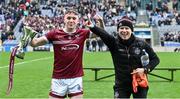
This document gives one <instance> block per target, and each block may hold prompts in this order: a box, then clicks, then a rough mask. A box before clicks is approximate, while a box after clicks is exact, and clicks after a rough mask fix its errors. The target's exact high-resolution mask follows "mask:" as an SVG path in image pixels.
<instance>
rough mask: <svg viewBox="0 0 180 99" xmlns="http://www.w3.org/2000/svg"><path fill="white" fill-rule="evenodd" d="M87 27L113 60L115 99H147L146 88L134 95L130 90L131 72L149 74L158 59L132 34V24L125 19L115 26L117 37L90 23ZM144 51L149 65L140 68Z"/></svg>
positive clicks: (150, 49)
mask: <svg viewBox="0 0 180 99" xmlns="http://www.w3.org/2000/svg"><path fill="white" fill-rule="evenodd" d="M87 27H89V28H90V30H91V31H92V32H93V33H96V35H98V36H99V37H100V38H101V39H102V40H103V42H104V43H105V44H106V45H107V46H108V48H109V50H110V52H111V56H112V59H113V64H114V69H115V85H114V97H115V98H130V96H131V94H132V95H133V97H134V98H147V92H148V87H146V88H142V87H138V92H137V93H134V92H133V88H132V74H131V73H132V72H133V70H135V72H136V73H147V72H151V71H152V70H153V69H154V68H155V67H156V66H157V65H158V64H159V58H158V56H157V55H156V53H155V52H154V51H153V49H152V48H151V47H150V46H149V45H148V44H147V43H146V42H145V41H144V40H142V39H140V38H137V37H135V36H134V34H132V32H133V24H132V21H131V20H129V19H127V18H122V19H121V20H120V22H119V24H118V26H117V31H118V33H117V37H114V36H112V35H110V34H109V33H107V32H106V31H105V30H103V29H101V28H98V27H96V26H94V25H93V24H92V23H91V21H90V23H88V24H87ZM143 50H145V51H146V52H147V53H148V55H149V64H148V65H146V67H143V66H142V63H141V56H142V53H143Z"/></svg>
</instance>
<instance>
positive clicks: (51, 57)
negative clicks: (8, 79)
mask: <svg viewBox="0 0 180 99" xmlns="http://www.w3.org/2000/svg"><path fill="white" fill-rule="evenodd" d="M51 58H53V57H46V58H39V59H34V60H30V61H25V62H20V63H16V64H14V66H17V65H22V64H26V63H31V62H35V61H40V60H47V59H51ZM7 67H9V65H6V66H2V67H0V69H2V68H7Z"/></svg>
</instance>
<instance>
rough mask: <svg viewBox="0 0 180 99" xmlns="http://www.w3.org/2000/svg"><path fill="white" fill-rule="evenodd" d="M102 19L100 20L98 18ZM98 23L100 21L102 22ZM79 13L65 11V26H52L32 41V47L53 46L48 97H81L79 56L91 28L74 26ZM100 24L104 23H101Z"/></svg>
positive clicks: (81, 69) (81, 54) (80, 58)
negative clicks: (52, 67) (49, 44)
mask: <svg viewBox="0 0 180 99" xmlns="http://www.w3.org/2000/svg"><path fill="white" fill-rule="evenodd" d="M99 20H100V21H101V22H103V21H102V20H101V19H99ZM101 22H100V23H101ZM78 23H79V17H78V13H77V12H75V11H73V10H67V11H66V13H65V16H64V25H65V26H64V28H63V29H54V30H52V31H50V32H49V33H47V34H46V35H45V36H42V37H40V38H34V39H33V40H32V41H31V46H32V47H37V46H41V45H44V44H46V43H48V42H50V43H52V44H53V48H54V69H53V75H52V81H51V90H50V93H49V98H51V99H52V98H65V97H66V96H68V97H70V98H83V86H82V76H83V75H84V73H83V66H82V56H83V48H84V42H85V40H86V38H88V37H89V34H90V31H89V30H85V29H79V28H77V25H78ZM100 26H103V25H101V24H100Z"/></svg>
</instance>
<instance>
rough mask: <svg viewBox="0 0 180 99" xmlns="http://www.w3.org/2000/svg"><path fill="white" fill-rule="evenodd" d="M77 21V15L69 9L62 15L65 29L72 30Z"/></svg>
mask: <svg viewBox="0 0 180 99" xmlns="http://www.w3.org/2000/svg"><path fill="white" fill-rule="evenodd" d="M78 23H79V17H78V15H77V13H76V12H73V11H69V12H67V13H66V14H65V16H64V24H65V29H66V30H67V31H74V30H75V29H76V27H77V25H78Z"/></svg>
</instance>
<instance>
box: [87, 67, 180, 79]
mask: <svg viewBox="0 0 180 99" xmlns="http://www.w3.org/2000/svg"><path fill="white" fill-rule="evenodd" d="M84 69H85V70H92V71H94V80H95V81H98V80H101V79H105V78H108V77H112V76H114V75H115V74H114V73H113V74H108V75H106V76H103V77H98V72H99V71H100V70H114V68H103V67H94V68H89V67H86V68H84ZM154 70H161V71H169V72H170V78H168V77H167V76H166V77H164V76H160V75H158V74H155V73H152V72H151V73H148V75H151V76H155V77H158V78H161V79H164V80H166V81H170V82H171V81H174V72H175V71H177V70H180V67H159V68H155V69H154Z"/></svg>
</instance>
